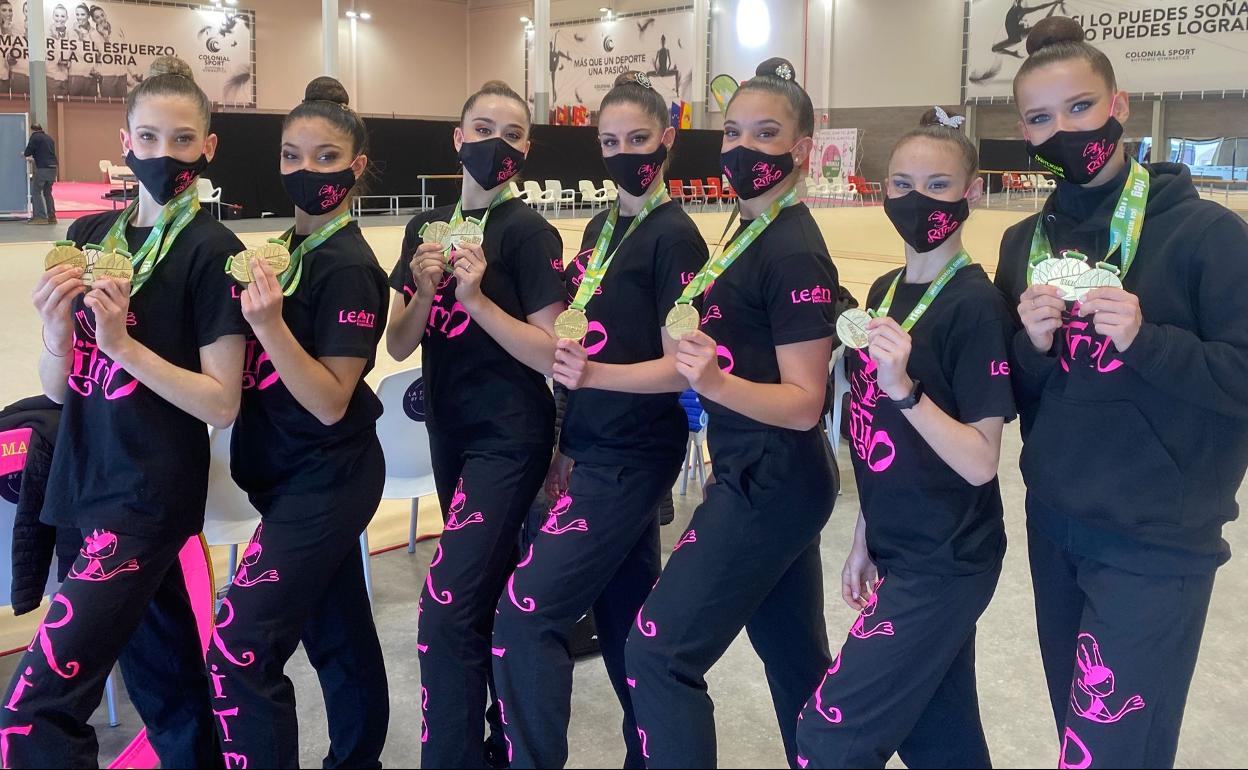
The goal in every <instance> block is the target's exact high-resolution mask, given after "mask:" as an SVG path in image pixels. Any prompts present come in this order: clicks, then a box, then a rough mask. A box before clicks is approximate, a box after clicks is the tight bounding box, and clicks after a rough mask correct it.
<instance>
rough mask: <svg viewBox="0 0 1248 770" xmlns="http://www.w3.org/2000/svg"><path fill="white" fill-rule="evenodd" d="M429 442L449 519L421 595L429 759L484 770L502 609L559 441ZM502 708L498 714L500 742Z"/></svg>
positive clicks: (424, 746)
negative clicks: (493, 649)
mask: <svg viewBox="0 0 1248 770" xmlns="http://www.w3.org/2000/svg"><path fill="white" fill-rule="evenodd" d="M429 444H430V450H431V453H432V460H433V473H434V481H435V483H436V484H437V488H438V500H439V501H440V502H441V504H442V511H443V517H444V518H445V520H446V524H445V526H444V528H443V532H442V537H441V539H440V541H439V543H438V546H437V549H436V550H435V551H434V554H433V560H432V562H430V564H429V575H428V578H427V579H426V580H425V587H424V590H423V592H422V593H421V597H420V611H419V614H420V621H419V629H418V632H417V650H418V652H419V655H420V683H421V693H420V696H421V705H422V711H423V712H424V720H423V722H422V725H421V735H420V741H421V766H422V767H483V766H484V765H485V763H486V757H485V721H486V704H487V699H488V698H489V690H490V688H491V686H492V682H491V679H492V677H491V671H490V659H491V655H490V638H491V635H492V634H493V630H494V611H495V609H496V607H497V606H498V599H499V597H500V596H501V595H502V594H503V591H504V589H505V587H506V584H507V577H508V575H510V574H511V571H512V568H513V567H515V565H516V560H517V552H518V550H519V541H520V529H521V527H522V525H523V524H524V520H525V518H526V516H527V515H528V512H529V508H530V506H532V504H533V500H534V498H536V497H537V494H538V492H539V490H540V489H541V487H542V482H543V481H544V480H545V478H546V471H547V469H548V468H549V467H550V459H551V449H552V446H551V445H550V444H543V445H539V446H533V447H528V448H523V449H507V450H495V449H475V448H468V447H464V446H460V445H457V444H456V443H454V442H451V441H448V440H446V439H445V438H444V437H440V436H438V435H437V434H436V433H434V432H432V431H431V432H430V434H429ZM498 711H499V709H498V708H491V709H490V715H489V718H490V724H491V732H492V734H494V735H496V736H498V737H497V738H495V739H494V740H496V741H497V742H499V743H501V742H502V735H501V731H502V720H501V715H500V714H499V713H498ZM499 750H502V751H505V749H502V748H501V747H500V748H499Z"/></svg>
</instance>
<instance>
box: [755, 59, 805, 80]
mask: <svg viewBox="0 0 1248 770" xmlns="http://www.w3.org/2000/svg"><path fill="white" fill-rule="evenodd" d="M754 74H755V75H760V76H762V77H770V78H776V79H777V80H784V81H788V82H790V83H792V82H794V78H795V77H796V74H797V70H796V69H795V68H794V67H793V63H792V62H790V61H789V60H788V59H782V58H780V57H779V56H774V57H772V58H770V59H768V60H767V61H765V62H763V63H762V64H760V65H758V67H757V68H756V69H755V70H754Z"/></svg>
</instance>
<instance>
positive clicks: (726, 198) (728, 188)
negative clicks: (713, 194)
mask: <svg viewBox="0 0 1248 770" xmlns="http://www.w3.org/2000/svg"><path fill="white" fill-rule="evenodd" d="M720 184H722V185H723V186H722V187H720V189H719V199H720V200H721V201H723V202H724V203H736V202H737V191H736V190H734V189H732V185H731V184H729V183H728V180H727V179H721V180H720Z"/></svg>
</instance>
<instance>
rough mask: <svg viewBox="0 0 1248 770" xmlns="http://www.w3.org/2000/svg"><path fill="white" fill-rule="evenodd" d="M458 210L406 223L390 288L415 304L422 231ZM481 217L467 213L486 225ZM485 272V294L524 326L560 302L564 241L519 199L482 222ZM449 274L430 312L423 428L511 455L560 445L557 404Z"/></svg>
mask: <svg viewBox="0 0 1248 770" xmlns="http://www.w3.org/2000/svg"><path fill="white" fill-rule="evenodd" d="M453 211H454V208H453V207H451V206H443V207H441V208H438V209H434V210H432V211H426V212H422V213H420V214H417V215H416V216H415V217H413V218H412V221H411V222H409V223H408V224H407V231H406V232H405V233H404V235H403V249H402V253H401V254H400V256H399V261H398V264H396V265H395V267H394V270H393V271H392V272H391V273H390V285H391V286H392V287H393V288H394V290H395V291H398V292H400V293H402V294H403V299H404V301H405V302H411V300H412V298H413V297H414V296H415V293H416V288H415V283H414V282H413V280H412V272H411V270H412V269H411V258H412V255H413V254H415V253H416V249H417V247H419V246H420V243H421V240H420V235H419V233H420V228H421V226H422V225H424V224H425V223H426V222H437V221H441V222H446V221H449V220H450V218H451V214H452V213H453ZM484 214H485V212H484V211H466V212H464V215H465V216H472V217H476V218H478V219H480V218H481V217H482V216H484ZM483 248H484V251H485V258H486V260H487V262H488V263H489V265H488V267H487V268H486V271H485V276H484V277H483V278H482V280H481V291H482V293H484V294H485V296H486V297H489V298H490V300H492V301H493V302H494V303H495V304H497V305H498V306H499V307H500V308H502V310H503V312H505V313H507V314H508V315H510V316H512V317H514V318H518V319H521V320H524V319H525V318H526V317H528V316H529V315H530V314H532V313H536V312H537V311H539V310H541V309H542V308H545V307H548V306H549V305H552V304H554V303H556V302H562V301H563V299H564V289H563V281H562V279H561V278H560V276H559V273H558V272H557V271H558V269H559V267H560V263H561V261H562V259H563V242H562V241H561V240H560V239H559V233H558V232H557V231H556V230H555V228H554V227H552V226H551V225H550V223H549V222H547V221H546V220H545V218H543V217H542V216H541V215H540V214H538V213H537V212H535V211H533V210H532V209H531V208H529V207H528V206H527V205H526V204H524V203H522V202H521V201H518V200H511V201H508V202H506V203H503V204H501V205H499V206H498V207H496V208H495V209H494V210H493V212H492V213H491V214H490V218H489V220H488V221H487V222H486V228H485V243H484V246H483ZM455 284H456V280H455V277H454V276H453V275H451V274H449V273H448V274H447V275H446V277H445V278H443V280H442V283H441V284H439V287H438V293H437V295H436V298H435V300H434V302H433V307H432V308H431V309H430V312H429V319H428V322H427V325H426V327H425V336H424V339H423V341H422V342H421V345H420V348H421V356H422V366H423V369H424V371H423V375H424V379H425V406H426V410H427V412H426V414H427V421H428V422H427V424H428V426H429V428H430V430H434V431H437V432H438V433H439V434H440V435H441V436H443V437H445V439H446V440H451V441H454V442H456V443H457V444H459V445H460V446H465V447H468V446H471V447H482V448H495V449H497V448H514V447H528V446H540V445H543V444H550V443H551V442H552V441H554V422H555V404H554V399H553V397H552V396H551V392H550V388H549V386H547V384H546V380H545V378H544V377H543V376H542V375H541V374H538V373H537V372H535V371H533V370H532V369H530V368H529V367H527V366H525V365H524V364H522V363H520V362H519V361H517V360H516V359H514V358H512V357H511V355H510V354H509V353H508V352H507V351H506V350H504V349H503V348H502V346H501V345H499V344H498V343H497V342H495V341H494V338H493V337H491V336H490V335H488V334H486V333H485V331H483V330H482V329H481V328H480V327H479V326H477V325H476V324H474V323H473V322H472V318H471V317H469V315H468V311H467V310H465V309H464V307H463V305H461V304H460V303H459V302H458V301H457V300H456V299H455Z"/></svg>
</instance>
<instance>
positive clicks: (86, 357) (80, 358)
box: [69, 310, 139, 401]
mask: <svg viewBox="0 0 1248 770" xmlns="http://www.w3.org/2000/svg"><path fill="white" fill-rule="evenodd" d="M72 355H73V358H72V359H71V361H70V366H69V387H70V390H72V391H74V392H75V393H77V394H78V395H80V396H84V397H89V396H92V395H94V394H95V393H96V392H97V391H98V392H100V393H102V394H103V395H104V398H105V400H108V401H115V400H117V399H120V398H125V397H126V396H129V395H130V394H132V393H134V391H136V390H138V387H139V381H138V380H136V379H134V378H133V377H131V376H130V374H129V373H128V372H127V371H126V370H125V369H123V368H121V367H120V366H118V365H117V363H116V362H115V361H113V360H112V359H110V358H109V357H108V356H106V355H104V354H103V353H101V352H100V349H99V346H97V345H96V344H95V322H94V316H93V315H92V314H90V313H88V311H86V310H79V311H77V312H76V313H74V347H73V353H72Z"/></svg>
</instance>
